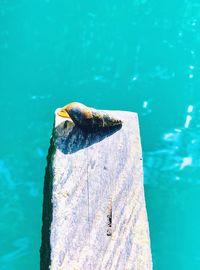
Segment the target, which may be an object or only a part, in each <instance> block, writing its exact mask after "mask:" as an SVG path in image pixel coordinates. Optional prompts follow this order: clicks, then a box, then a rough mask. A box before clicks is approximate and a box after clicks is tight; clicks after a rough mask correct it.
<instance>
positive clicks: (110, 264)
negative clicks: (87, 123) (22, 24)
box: [41, 111, 152, 270]
mask: <svg viewBox="0 0 200 270" xmlns="http://www.w3.org/2000/svg"><path fill="white" fill-rule="evenodd" d="M109 113H110V114H113V115H114V116H116V117H118V118H120V119H122V120H123V125H122V127H121V128H116V127H115V128H112V129H111V128H110V129H107V130H105V131H100V132H96V133H90V134H89V133H85V132H83V131H81V130H80V129H79V128H76V127H75V126H74V125H73V123H71V122H66V121H65V119H63V118H61V117H59V116H57V114H56V118H55V128H54V131H53V135H52V140H51V146H50V150H49V155H48V160H47V161H48V164H47V169H46V177H45V186H44V204H43V229H42V246H41V269H42V270H43V269H44V270H46V269H49V266H50V269H53V270H61V269H63V270H64V269H66V270H75V269H76V270H93V269H95V270H96V269H97V270H98V269H102V270H103V269H109V270H123V269H124V270H131V269H133V270H150V269H152V262H151V251H150V240H149V229H148V221H147V215H146V207H145V199H144V190H143V170H142V153H141V144H140V134H139V126H138V117H137V114H136V113H131V112H121V111H109Z"/></svg>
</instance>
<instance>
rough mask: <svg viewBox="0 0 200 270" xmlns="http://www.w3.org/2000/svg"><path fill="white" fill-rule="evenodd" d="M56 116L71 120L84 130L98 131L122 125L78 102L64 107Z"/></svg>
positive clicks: (115, 119)
mask: <svg viewBox="0 0 200 270" xmlns="http://www.w3.org/2000/svg"><path fill="white" fill-rule="evenodd" d="M58 115H60V116H62V117H66V118H71V119H72V121H73V122H74V124H75V125H77V126H79V127H80V128H81V129H85V130H89V131H92V130H99V129H102V128H106V127H111V126H119V125H122V121H121V120H120V119H117V118H115V117H113V116H112V115H109V114H108V113H106V112H104V111H99V110H96V109H94V108H90V107H87V106H85V105H84V104H81V103H78V102H72V103H70V104H68V105H66V106H64V107H63V108H62V109H61V110H60V111H59V112H58Z"/></svg>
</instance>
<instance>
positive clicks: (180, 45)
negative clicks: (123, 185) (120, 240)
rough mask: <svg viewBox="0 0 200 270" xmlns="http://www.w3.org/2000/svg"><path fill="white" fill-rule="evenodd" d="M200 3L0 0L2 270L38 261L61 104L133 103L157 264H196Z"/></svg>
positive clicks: (161, 269) (184, 269)
mask: <svg viewBox="0 0 200 270" xmlns="http://www.w3.org/2000/svg"><path fill="white" fill-rule="evenodd" d="M199 63H200V2H199V1H197V0H168V1H159V0H132V1H131V0H124V1H120V0H115V1H113V0H110V1H106V0H102V1H96V0H93V1H91V0H88V1H78V0H59V1H56V0H34V1H33V0H32V1H31V0H29V1H27V0H0V119H1V120H0V125H1V136H0V205H1V207H0V217H1V219H0V270H21V269H29V270H37V269H39V247H40V243H41V240H40V239H41V210H42V199H43V198H42V189H43V177H44V169H45V166H46V154H47V150H48V146H49V138H50V135H51V130H52V125H53V117H54V110H55V108H57V107H60V106H62V105H65V104H66V103H69V102H71V101H80V102H83V103H86V104H87V105H89V106H92V107H97V108H102V109H117V110H118V109H120V110H130V111H135V112H138V114H139V119H140V128H141V139H142V146H143V155H144V172H145V194H146V202H147V210H148V217H149V223H150V233H151V244H152V254H153V263H154V269H155V270H169V269H170V270H188V269H190V270H196V269H200V232H199V231H200V230H199V228H200V217H199V206H200V158H199V150H200V141H199V138H200V122H199V113H200V66H199Z"/></svg>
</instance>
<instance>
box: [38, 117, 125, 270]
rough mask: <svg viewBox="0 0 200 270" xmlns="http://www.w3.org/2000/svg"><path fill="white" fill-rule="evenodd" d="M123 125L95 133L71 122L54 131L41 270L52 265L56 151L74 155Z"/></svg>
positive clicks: (45, 196)
mask: <svg viewBox="0 0 200 270" xmlns="http://www.w3.org/2000/svg"><path fill="white" fill-rule="evenodd" d="M120 129H121V125H118V126H113V127H109V128H102V129H101V130H98V131H97V130H96V131H93V132H89V131H83V130H81V129H80V128H78V127H76V126H74V125H73V124H72V123H71V122H67V121H66V122H63V123H61V124H59V125H58V126H57V127H56V128H54V130H53V136H52V138H51V141H50V147H49V152H48V155H47V167H46V172H45V179H44V190H43V213H42V243H41V248H40V269H41V270H48V269H49V266H50V263H51V243H50V234H51V231H50V227H51V222H52V212H53V211H52V209H53V204H52V191H53V176H54V172H53V158H54V153H55V151H56V149H59V150H60V151H62V153H64V154H72V153H75V152H77V151H79V150H81V149H84V148H87V147H89V146H91V145H92V144H95V143H98V142H100V141H102V140H103V139H105V138H107V137H109V136H111V135H113V134H114V133H115V132H117V131H118V130H120Z"/></svg>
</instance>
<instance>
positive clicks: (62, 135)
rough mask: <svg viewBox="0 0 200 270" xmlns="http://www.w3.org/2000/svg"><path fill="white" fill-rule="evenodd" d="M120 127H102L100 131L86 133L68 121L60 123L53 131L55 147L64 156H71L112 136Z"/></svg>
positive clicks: (86, 131)
mask: <svg viewBox="0 0 200 270" xmlns="http://www.w3.org/2000/svg"><path fill="white" fill-rule="evenodd" d="M121 127H122V125H116V126H110V127H103V128H101V129H100V130H96V131H94V130H93V131H92V132H90V131H88V130H83V129H81V128H80V127H78V126H76V125H74V124H73V123H71V122H69V121H65V122H62V123H61V124H60V125H58V126H57V127H56V128H55V129H54V137H55V141H54V144H55V147H56V148H57V149H59V150H60V151H62V152H63V153H64V154H71V153H74V152H77V151H79V150H81V149H83V148H87V147H89V146H91V145H92V144H95V143H98V142H100V141H102V140H103V139H105V138H107V137H109V136H111V135H113V134H114V133H115V132H117V131H119V130H120V129H121Z"/></svg>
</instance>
